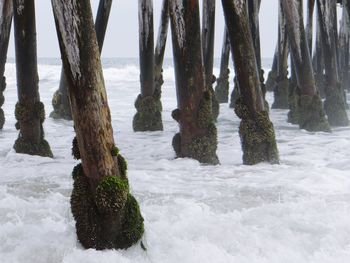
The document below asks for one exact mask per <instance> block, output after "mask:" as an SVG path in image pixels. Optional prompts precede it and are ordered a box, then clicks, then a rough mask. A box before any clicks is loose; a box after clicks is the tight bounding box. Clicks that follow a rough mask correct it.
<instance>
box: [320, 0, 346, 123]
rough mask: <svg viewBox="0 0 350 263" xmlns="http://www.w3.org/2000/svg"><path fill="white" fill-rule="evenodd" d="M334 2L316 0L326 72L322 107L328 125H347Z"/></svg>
mask: <svg viewBox="0 0 350 263" xmlns="http://www.w3.org/2000/svg"><path fill="white" fill-rule="evenodd" d="M336 4H337V2H336V0H327V1H326V0H317V10H318V18H319V19H318V23H319V26H320V33H321V40H322V52H323V57H324V61H325V62H326V63H325V64H324V65H325V73H326V90H325V91H326V100H325V104H324V107H325V111H326V113H327V116H328V121H329V123H330V125H332V126H347V125H349V119H348V116H347V113H346V103H345V99H344V94H343V90H342V87H341V83H340V81H339V71H338V56H337V41H338V40H337V35H338V33H337V21H336V18H335V16H336Z"/></svg>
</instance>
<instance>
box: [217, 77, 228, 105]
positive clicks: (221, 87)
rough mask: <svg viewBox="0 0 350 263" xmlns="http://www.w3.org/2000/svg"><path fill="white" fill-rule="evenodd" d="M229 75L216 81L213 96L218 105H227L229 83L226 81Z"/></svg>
mask: <svg viewBox="0 0 350 263" xmlns="http://www.w3.org/2000/svg"><path fill="white" fill-rule="evenodd" d="M228 78H229V75H228V74H227V75H225V76H222V77H221V78H218V79H217V80H216V87H215V96H216V99H217V100H218V102H219V103H227V102H228V95H229V88H230V83H229V81H228Z"/></svg>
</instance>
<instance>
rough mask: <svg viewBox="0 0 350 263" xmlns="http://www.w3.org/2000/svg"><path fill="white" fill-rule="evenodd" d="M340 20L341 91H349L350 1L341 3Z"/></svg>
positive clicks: (345, 0)
mask: <svg viewBox="0 0 350 263" xmlns="http://www.w3.org/2000/svg"><path fill="white" fill-rule="evenodd" d="M342 9H343V10H342V11H343V12H342V19H341V27H340V30H339V65H340V67H339V68H340V78H341V83H342V88H343V90H350V84H349V80H350V79H349V44H350V43H349V42H350V41H349V38H350V17H349V15H350V1H349V0H343V1H342Z"/></svg>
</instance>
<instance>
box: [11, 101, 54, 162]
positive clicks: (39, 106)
mask: <svg viewBox="0 0 350 263" xmlns="http://www.w3.org/2000/svg"><path fill="white" fill-rule="evenodd" d="M15 117H16V120H17V121H18V122H17V123H16V128H17V129H18V130H20V134H19V136H18V138H17V140H16V141H15V144H14V146H13V148H14V149H15V151H16V153H24V154H29V155H39V156H42V157H51V158H52V157H53V154H52V151H51V148H50V145H49V143H48V142H47V141H46V140H45V139H44V131H43V127H42V125H43V122H44V120H45V107H44V104H43V103H42V102H41V101H38V102H36V103H34V104H30V105H28V104H24V103H20V102H18V103H17V104H16V109H15ZM37 120H39V121H40V130H38V131H35V132H36V133H37V135H38V136H40V141H39V142H33V141H31V140H28V139H25V137H24V136H23V135H22V133H21V126H22V125H23V126H27V127H28V126H29V127H31V125H32V124H31V123H32V122H34V121H37Z"/></svg>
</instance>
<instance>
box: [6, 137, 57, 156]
mask: <svg viewBox="0 0 350 263" xmlns="http://www.w3.org/2000/svg"><path fill="white" fill-rule="evenodd" d="M13 148H14V149H15V151H16V153H23V154H29V155H39V156H42V157H50V158H52V157H53V154H52V152H51V148H50V145H49V143H48V142H47V141H46V140H44V139H42V140H41V142H40V143H38V144H35V143H32V142H31V141H26V140H24V139H23V138H22V137H18V138H17V140H16V141H15V144H14V146H13Z"/></svg>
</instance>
